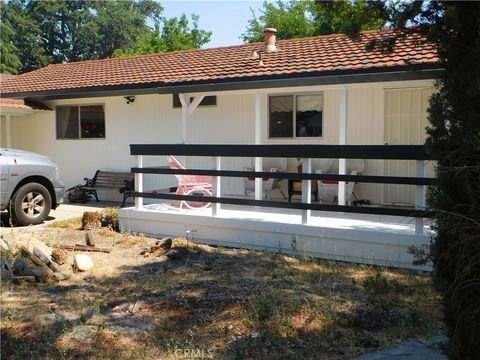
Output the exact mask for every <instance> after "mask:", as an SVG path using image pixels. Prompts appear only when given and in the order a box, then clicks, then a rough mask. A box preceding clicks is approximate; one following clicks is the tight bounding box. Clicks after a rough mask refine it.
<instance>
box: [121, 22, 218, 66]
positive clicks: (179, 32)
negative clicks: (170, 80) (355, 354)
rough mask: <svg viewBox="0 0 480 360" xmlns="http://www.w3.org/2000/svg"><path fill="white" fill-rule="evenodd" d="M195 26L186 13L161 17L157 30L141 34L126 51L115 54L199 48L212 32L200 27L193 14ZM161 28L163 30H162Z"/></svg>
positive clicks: (124, 54) (151, 52) (156, 26)
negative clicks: (178, 15)
mask: <svg viewBox="0 0 480 360" xmlns="http://www.w3.org/2000/svg"><path fill="white" fill-rule="evenodd" d="M192 23H193V28H190V27H189V24H188V19H187V17H186V16H185V14H182V16H181V17H180V19H178V18H175V17H174V18H171V19H167V18H161V20H160V22H158V23H157V24H156V25H155V30H153V31H149V32H147V33H145V34H144V35H141V36H140V37H139V38H138V39H137V41H136V43H135V45H134V46H133V47H132V48H131V49H128V50H126V51H123V50H121V49H117V50H116V51H115V52H114V54H113V56H114V57H121V56H129V55H142V54H155V53H160V52H166V51H174V50H189V49H197V48H200V47H201V46H202V45H204V44H206V43H207V42H208V41H209V40H210V36H211V34H212V33H211V32H208V31H205V30H201V29H199V28H198V16H196V15H192ZM160 28H161V30H160Z"/></svg>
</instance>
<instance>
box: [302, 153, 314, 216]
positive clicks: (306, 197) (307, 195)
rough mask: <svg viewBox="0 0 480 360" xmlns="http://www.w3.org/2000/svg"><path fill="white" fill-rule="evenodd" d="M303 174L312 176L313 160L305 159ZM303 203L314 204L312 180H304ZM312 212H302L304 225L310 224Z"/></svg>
mask: <svg viewBox="0 0 480 360" xmlns="http://www.w3.org/2000/svg"><path fill="white" fill-rule="evenodd" d="M302 172H303V173H304V174H310V173H311V172H312V159H310V158H308V159H303V162H302ZM302 203H304V204H311V203H312V181H311V180H302ZM311 212H312V210H302V224H303V225H306V224H308V220H309V219H310V214H311Z"/></svg>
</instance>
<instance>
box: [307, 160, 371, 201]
mask: <svg viewBox="0 0 480 360" xmlns="http://www.w3.org/2000/svg"><path fill="white" fill-rule="evenodd" d="M338 165H339V164H338V160H336V159H335V160H334V159H332V160H331V161H329V162H328V165H327V167H326V168H325V169H317V170H315V173H317V174H338V173H339V166H338ZM364 168H365V160H363V159H349V160H347V164H346V173H347V174H348V175H358V174H361V173H362V172H363V169H364ZM338 183H339V182H338V181H337V180H317V187H318V197H319V199H320V200H323V201H332V202H333V201H336V199H337V197H338ZM354 188H355V183H354V182H351V181H349V182H345V192H346V200H347V203H348V204H351V203H352V196H353V194H354Z"/></svg>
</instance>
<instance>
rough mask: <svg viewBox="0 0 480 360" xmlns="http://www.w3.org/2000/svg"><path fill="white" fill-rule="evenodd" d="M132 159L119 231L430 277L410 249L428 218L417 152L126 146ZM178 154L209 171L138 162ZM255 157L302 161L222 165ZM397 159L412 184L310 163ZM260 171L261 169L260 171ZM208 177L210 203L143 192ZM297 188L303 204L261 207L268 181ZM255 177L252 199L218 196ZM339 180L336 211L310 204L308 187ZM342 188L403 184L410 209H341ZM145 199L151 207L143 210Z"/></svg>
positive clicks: (425, 230) (426, 235)
mask: <svg viewBox="0 0 480 360" xmlns="http://www.w3.org/2000/svg"><path fill="white" fill-rule="evenodd" d="M131 154H132V155H135V156H136V158H137V167H135V168H132V172H134V173H135V174H136V184H135V186H136V193H135V196H136V200H135V206H134V207H131V208H125V209H121V210H120V211H119V218H120V223H121V226H122V228H123V229H124V230H130V231H134V232H142V233H146V234H149V235H153V236H156V237H161V236H184V237H187V238H190V239H191V240H193V241H196V242H201V243H207V244H215V245H219V246H227V247H228V246H230V247H242V248H250V249H256V250H267V251H274V252H283V253H289V254H297V255H300V256H310V257H318V258H325V259H332V260H339V261H350V262H357V263H365V264H374V265H382V266H392V267H399V268H409V269H417V270H429V269H430V267H429V266H414V265H413V264H412V261H413V260H414V259H413V258H412V256H411V255H410V254H409V253H408V249H409V247H411V246H417V247H422V246H426V245H428V244H429V242H430V236H431V234H430V230H429V225H430V224H429V222H428V220H427V222H426V221H425V220H424V219H425V218H428V217H429V215H430V213H429V212H428V211H427V210H425V205H424V197H425V192H424V189H425V186H426V185H427V184H428V183H429V182H430V180H431V179H428V178H425V160H426V159H427V156H426V154H425V152H424V151H423V148H422V147H421V146H384V145H370V146H354V145H131ZM168 154H175V155H179V156H206V157H211V159H212V163H213V166H212V167H210V168H203V169H198V168H197V169H183V170H182V169H171V168H167V167H163V166H149V167H144V166H143V158H144V157H148V156H161V155H168ZM229 157H254V158H255V159H256V163H258V162H261V161H262V159H264V158H268V157H286V158H302V159H303V164H304V165H303V170H302V173H291V172H274V173H271V172H265V171H238V170H237V171H231V170H222V162H223V159H226V158H229ZM318 158H334V159H338V161H339V162H340V163H342V162H346V159H355V158H361V159H396V160H399V161H400V160H403V161H408V160H410V161H412V160H414V161H416V163H417V177H392V176H371V175H368V176H366V175H349V174H345V171H344V170H343V173H342V170H341V169H340V171H339V173H338V174H322V173H312V171H311V170H312V168H311V163H312V159H318ZM260 169H261V167H260ZM145 174H150V175H163V176H165V175H173V174H177V175H178V174H180V175H200V174H201V175H207V176H212V177H213V178H212V179H213V191H212V196H208V197H204V196H199V195H198V194H193V195H192V194H190V195H185V194H172V193H169V192H168V191H165V192H162V191H157V190H152V189H145V188H144V187H143V176H144V175H145ZM268 176H269V177H275V178H278V179H294V180H299V181H301V184H302V191H301V202H297V201H292V202H287V201H285V200H283V199H279V200H275V199H273V200H272V199H267V200H263V199H262V183H261V182H262V179H263V178H265V177H268ZM229 177H254V178H255V179H257V180H256V189H255V194H256V195H255V199H249V198H243V197H232V196H229V197H225V196H222V192H221V187H222V179H223V178H229ZM319 180H330V181H332V180H336V181H339V186H338V204H331V203H328V204H327V203H325V202H321V201H320V202H315V201H313V199H312V193H311V189H312V183H313V182H316V181H319ZM347 182H364V183H377V184H378V183H386V184H404V185H410V186H413V187H414V188H415V194H416V206H415V208H408V207H407V208H405V207H403V208H400V207H381V206H352V205H347V203H346V194H345V185H346V183H347ZM144 198H145V199H153V201H155V203H153V204H146V203H144ZM175 201H177V202H178V201H193V202H209V203H211V206H209V207H204V208H201V209H188V208H180V207H178V206H172V203H173V202H175Z"/></svg>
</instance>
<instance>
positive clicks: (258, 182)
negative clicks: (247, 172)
mask: <svg viewBox="0 0 480 360" xmlns="http://www.w3.org/2000/svg"><path fill="white" fill-rule="evenodd" d="M261 143H262V94H260V93H256V94H255V145H260V144H261ZM255 171H263V159H262V158H261V157H256V158H255ZM262 199H263V185H262V178H255V200H262Z"/></svg>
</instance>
